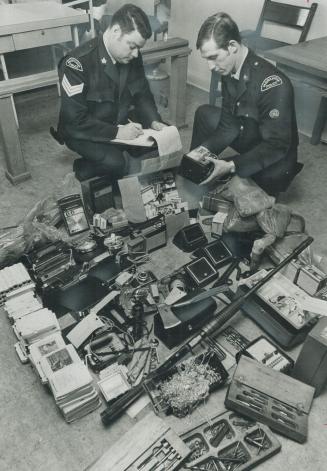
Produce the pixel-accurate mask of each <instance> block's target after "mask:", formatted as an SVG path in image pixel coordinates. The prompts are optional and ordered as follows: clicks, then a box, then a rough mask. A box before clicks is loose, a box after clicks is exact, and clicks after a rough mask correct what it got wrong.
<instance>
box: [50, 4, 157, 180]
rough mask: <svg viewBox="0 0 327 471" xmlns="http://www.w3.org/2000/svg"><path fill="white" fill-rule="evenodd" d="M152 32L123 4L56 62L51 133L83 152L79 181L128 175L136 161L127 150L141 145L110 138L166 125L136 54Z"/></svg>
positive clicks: (76, 166) (143, 16) (127, 136)
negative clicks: (57, 103)
mask: <svg viewBox="0 0 327 471" xmlns="http://www.w3.org/2000/svg"><path fill="white" fill-rule="evenodd" d="M151 34H152V31H151V26H150V23H149V20H148V18H147V16H146V14H145V13H144V12H143V10H141V9H140V8H138V7H136V6H135V5H132V4H126V5H124V6H123V7H122V8H120V9H119V10H117V12H116V13H115V14H114V15H113V17H112V21H111V26H110V27H109V28H107V30H106V31H105V32H104V34H103V36H102V35H101V36H99V37H97V38H95V39H92V40H91V41H89V42H87V43H85V44H83V45H81V46H80V47H78V48H76V49H75V50H73V51H71V52H70V53H69V54H68V55H67V56H65V57H64V58H63V59H62V60H61V62H60V63H59V79H60V86H61V109H60V115H59V123H58V130H57V131H54V130H53V129H52V133H53V134H54V135H55V137H56V138H57V140H59V141H60V142H61V143H62V144H63V143H65V144H66V145H67V147H69V148H70V149H71V150H73V151H75V152H77V153H78V154H79V155H80V156H82V159H77V160H75V162H74V170H75V174H76V176H77V178H79V179H80V180H83V179H85V178H90V177H94V176H97V175H103V174H107V175H108V178H109V179H111V180H112V181H114V180H116V179H117V178H120V177H121V176H123V175H125V174H128V173H130V172H131V171H133V161H134V160H135V159H133V158H131V157H130V155H128V154H126V152H125V151H126V150H127V151H128V152H129V153H130V154H133V153H134V154H136V153H137V151H138V152H140V149H139V148H138V149H136V147H132V146H124V145H119V144H115V143H112V140H113V139H115V138H118V139H123V140H132V139H134V138H136V137H138V136H139V135H140V134H142V132H143V131H142V128H143V127H144V128H150V127H152V128H153V129H155V130H161V129H162V128H163V126H164V124H163V123H162V122H161V118H160V115H159V113H158V110H157V108H156V105H155V101H154V98H153V95H152V93H151V91H150V88H149V84H148V82H147V80H146V77H145V74H144V68H143V62H142V57H141V54H140V49H141V48H142V47H143V46H144V44H145V42H146V40H147V39H148V38H149V37H151ZM131 109H133V110H132V113H133V114H132V115H131ZM131 117H132V121H131V119H130V118H131ZM142 150H144V149H142ZM143 153H144V152H143Z"/></svg>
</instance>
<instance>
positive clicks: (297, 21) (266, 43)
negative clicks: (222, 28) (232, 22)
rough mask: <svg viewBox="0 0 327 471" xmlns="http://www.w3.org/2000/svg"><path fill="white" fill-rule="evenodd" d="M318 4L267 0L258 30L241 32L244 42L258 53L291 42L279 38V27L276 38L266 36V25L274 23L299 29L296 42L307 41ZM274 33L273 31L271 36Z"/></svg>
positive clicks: (291, 28)
mask: <svg viewBox="0 0 327 471" xmlns="http://www.w3.org/2000/svg"><path fill="white" fill-rule="evenodd" d="M317 6H318V4H317V3H312V4H311V6H300V5H290V4H288V3H280V2H273V1H271V0H265V2H264V5H263V8H262V11H261V15H260V18H259V21H258V25H257V28H256V30H255V31H251V30H245V31H242V32H241V36H242V38H243V40H244V43H245V44H247V45H248V46H249V47H251V49H253V50H254V51H256V52H258V53H260V52H261V51H267V50H268V49H275V48H277V47H281V46H286V45H287V44H289V43H288V42H283V41H280V40H279V30H278V29H277V30H276V33H275V34H276V35H277V37H276V39H275V38H273V37H267V36H265V34H266V32H265V29H264V27H265V26H268V25H272V24H273V25H276V26H277V25H278V26H282V27H285V28H287V29H288V30H295V31H298V40H297V41H296V42H303V41H305V40H306V38H307V35H308V32H309V29H310V26H311V23H312V20H313V17H314V15H315V12H316V10H317ZM273 35H274V33H273V32H272V34H271V36H273ZM269 36H270V35H269Z"/></svg>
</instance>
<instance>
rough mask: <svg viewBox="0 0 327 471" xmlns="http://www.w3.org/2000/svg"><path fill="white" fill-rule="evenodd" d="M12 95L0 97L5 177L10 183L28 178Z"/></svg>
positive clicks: (0, 125)
mask: <svg viewBox="0 0 327 471" xmlns="http://www.w3.org/2000/svg"><path fill="white" fill-rule="evenodd" d="M11 97H12V95H7V96H2V97H1V98H0V129H1V132H2V137H3V146H4V153H5V162H6V167H7V168H6V172H5V173H6V177H7V178H8V180H9V181H10V182H11V183H12V184H16V183H20V182H22V181H24V180H27V179H28V178H30V176H31V175H30V173H29V172H28V171H27V169H26V164H25V161H24V157H23V154H22V149H21V146H20V140H19V135H18V131H17V126H16V122H15V114H14V111H13V108H12V103H11Z"/></svg>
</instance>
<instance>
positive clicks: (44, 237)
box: [0, 173, 81, 266]
mask: <svg viewBox="0 0 327 471" xmlns="http://www.w3.org/2000/svg"><path fill="white" fill-rule="evenodd" d="M80 191H81V186H80V183H79V182H78V181H77V180H76V178H75V176H74V174H73V173H69V174H68V175H66V177H65V179H64V180H63V182H61V183H60V184H59V185H58V187H57V188H56V190H55V191H54V193H53V194H52V195H49V196H47V197H46V198H44V199H43V200H41V201H38V202H37V203H36V204H35V205H34V206H33V208H32V209H31V210H30V211H29V213H28V214H27V216H26V217H25V219H24V221H23V222H22V223H21V224H20V225H19V226H18V227H17V228H16V229H14V230H12V231H9V232H6V233H5V234H2V235H0V266H5V265H9V264H11V263H15V262H17V261H18V259H19V258H20V257H21V256H22V255H23V253H24V252H28V251H30V250H32V249H33V248H34V247H35V246H36V245H38V244H40V245H41V244H44V243H46V242H48V241H50V242H55V241H57V240H63V241H66V242H67V241H69V240H70V237H69V236H68V234H67V232H66V231H65V230H64V229H62V230H60V229H57V228H56V227H55V226H54V224H53V223H52V221H54V220H56V221H58V220H59V219H58V218H59V217H60V213H59V209H58V205H57V200H58V199H59V198H62V197H64V196H67V195H71V194H74V193H80Z"/></svg>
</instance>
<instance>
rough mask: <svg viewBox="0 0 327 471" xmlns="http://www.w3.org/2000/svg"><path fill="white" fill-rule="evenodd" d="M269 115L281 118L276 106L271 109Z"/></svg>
mask: <svg viewBox="0 0 327 471" xmlns="http://www.w3.org/2000/svg"><path fill="white" fill-rule="evenodd" d="M269 116H270V117H271V119H276V118H279V110H277V109H276V108H274V109H273V110H271V111H269Z"/></svg>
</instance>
